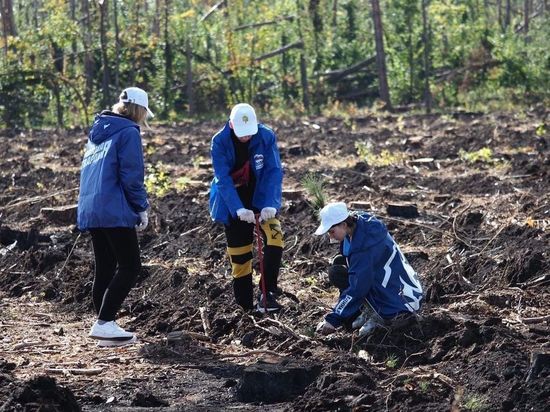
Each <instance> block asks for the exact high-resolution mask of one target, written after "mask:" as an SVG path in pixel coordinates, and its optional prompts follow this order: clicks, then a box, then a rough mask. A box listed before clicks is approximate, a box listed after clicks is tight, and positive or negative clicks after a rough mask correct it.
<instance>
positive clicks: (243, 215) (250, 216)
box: [237, 207, 256, 223]
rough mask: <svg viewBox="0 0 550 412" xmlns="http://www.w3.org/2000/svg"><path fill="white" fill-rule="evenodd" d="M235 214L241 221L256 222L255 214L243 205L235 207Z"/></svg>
mask: <svg viewBox="0 0 550 412" xmlns="http://www.w3.org/2000/svg"><path fill="white" fill-rule="evenodd" d="M237 216H238V217H239V219H240V220H242V221H243V222H247V223H256V216H254V212H253V211H252V210H250V209H245V208H244V207H243V208H240V209H237Z"/></svg>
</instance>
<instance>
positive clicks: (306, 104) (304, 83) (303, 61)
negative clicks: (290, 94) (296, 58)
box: [300, 51, 309, 111]
mask: <svg viewBox="0 0 550 412" xmlns="http://www.w3.org/2000/svg"><path fill="white" fill-rule="evenodd" d="M304 54H305V52H304V51H302V52H301V53H300V77H301V83H302V103H303V105H304V109H305V110H306V111H309V91H308V80H307V65H306V58H305V56H304Z"/></svg>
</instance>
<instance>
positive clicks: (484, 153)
mask: <svg viewBox="0 0 550 412" xmlns="http://www.w3.org/2000/svg"><path fill="white" fill-rule="evenodd" d="M458 156H459V157H460V159H461V160H463V161H465V162H467V163H478V162H480V163H489V164H491V163H495V159H493V151H492V150H491V149H490V148H489V147H483V148H481V149H479V150H476V151H474V152H467V151H465V150H464V149H460V150H459V151H458Z"/></svg>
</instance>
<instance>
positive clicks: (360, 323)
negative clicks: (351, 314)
mask: <svg viewBox="0 0 550 412" xmlns="http://www.w3.org/2000/svg"><path fill="white" fill-rule="evenodd" d="M367 319H368V315H367V314H366V313H365V312H362V313H361V314H360V315H359V316H357V318H356V319H355V320H354V321H353V323H352V324H351V327H352V329H359V328H360V327H361V326H363V325H364V324H365V322H366V321H367Z"/></svg>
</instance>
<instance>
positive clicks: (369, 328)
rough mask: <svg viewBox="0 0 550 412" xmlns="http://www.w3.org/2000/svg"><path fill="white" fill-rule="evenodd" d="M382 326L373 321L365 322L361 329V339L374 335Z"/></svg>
mask: <svg viewBox="0 0 550 412" xmlns="http://www.w3.org/2000/svg"><path fill="white" fill-rule="evenodd" d="M378 326H380V324H379V323H378V322H376V321H374V320H372V319H369V320H368V321H366V322H365V324H364V325H363V326H361V329H359V337H360V338H362V337H363V336H367V335H368V334H370V333H372V332H373V331H374V330H375V329H376V328H377V327H378Z"/></svg>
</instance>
